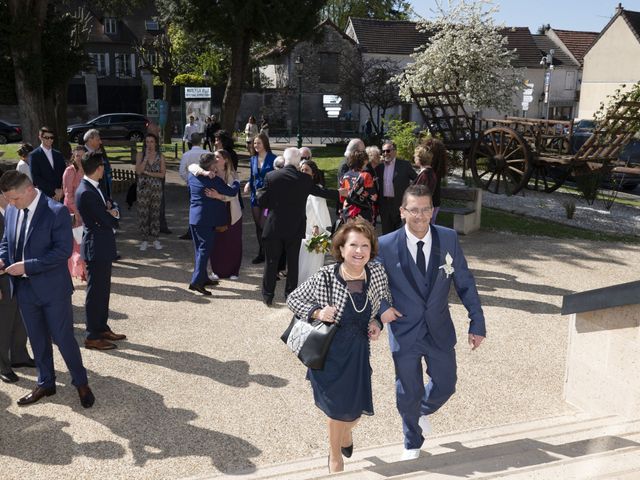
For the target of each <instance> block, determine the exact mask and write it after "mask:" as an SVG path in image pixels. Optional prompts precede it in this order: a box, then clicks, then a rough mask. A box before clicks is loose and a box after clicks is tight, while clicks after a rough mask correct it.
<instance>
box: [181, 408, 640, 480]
mask: <svg viewBox="0 0 640 480" xmlns="http://www.w3.org/2000/svg"><path fill="white" fill-rule="evenodd" d="M401 452H402V445H401V444H393V445H385V446H380V447H371V448H364V449H357V445H356V450H355V451H354V454H353V457H352V458H350V459H348V460H346V461H345V471H344V472H342V473H339V474H333V475H329V474H328V470H327V457H326V456H322V457H314V458H307V459H301V460H296V461H293V462H287V463H282V464H278V465H269V466H264V467H259V468H258V469H257V470H254V471H252V472H235V473H234V474H233V475H228V474H227V475H222V474H218V475H210V476H199V477H197V479H198V480H205V479H216V480H217V479H225V478H229V479H230V478H235V479H237V478H243V479H278V480H308V479H324V478H332V479H340V480H343V479H344V480H347V479H348V480H355V479H358V480H378V479H394V480H400V479H402V480H405V479H407V480H408V479H428V480H444V479H458V480H459V479H460V478H468V479H498V478H500V479H509V480H524V479H527V480H529V479H535V480H546V479H549V480H571V479H575V480H585V479H593V480H605V479H606V480H611V479H620V480H638V479H640V418H638V419H627V418H623V417H619V416H615V415H611V416H590V415H587V414H582V413H579V414H574V415H565V416H560V417H550V418H544V419H539V420H535V421H530V422H523V423H516V424H510V425H502V426H497V427H490V428H484V429H478V430H470V431H465V432H458V433H452V434H447V435H440V436H432V437H430V438H428V439H427V441H426V442H425V444H424V445H423V451H422V454H421V456H420V458H418V459H416V460H412V461H408V462H400V461H398V460H399V456H400V453H401ZM194 480H195V478H194Z"/></svg>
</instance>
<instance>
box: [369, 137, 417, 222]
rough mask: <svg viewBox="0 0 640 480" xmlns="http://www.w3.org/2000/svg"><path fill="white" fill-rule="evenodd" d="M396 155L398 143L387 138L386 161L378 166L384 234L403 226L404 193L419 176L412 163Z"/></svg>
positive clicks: (379, 202)
mask: <svg viewBox="0 0 640 480" xmlns="http://www.w3.org/2000/svg"><path fill="white" fill-rule="evenodd" d="M396 155H397V152H396V145H395V144H394V143H393V142H392V141H390V140H387V141H386V142H384V145H382V158H383V160H384V162H383V163H381V164H380V165H378V166H377V167H376V174H377V177H378V183H379V185H380V191H379V192H378V205H379V206H380V220H381V223H382V234H383V235H384V234H387V233H390V232H393V231H394V230H397V229H398V228H400V227H401V226H402V220H401V219H400V207H401V206H402V195H404V191H405V190H406V189H407V187H408V186H409V185H411V182H412V181H413V180H415V178H416V177H417V174H416V171H415V170H414V169H413V167H412V166H411V164H410V163H409V162H407V161H406V160H401V159H399V158H396Z"/></svg>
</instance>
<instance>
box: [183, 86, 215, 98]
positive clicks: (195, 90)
mask: <svg viewBox="0 0 640 480" xmlns="http://www.w3.org/2000/svg"><path fill="white" fill-rule="evenodd" d="M184 98H211V87H184Z"/></svg>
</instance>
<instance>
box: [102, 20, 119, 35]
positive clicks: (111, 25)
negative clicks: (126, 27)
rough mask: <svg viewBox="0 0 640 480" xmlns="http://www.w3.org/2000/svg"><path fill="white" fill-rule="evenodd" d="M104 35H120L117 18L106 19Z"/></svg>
mask: <svg viewBox="0 0 640 480" xmlns="http://www.w3.org/2000/svg"><path fill="white" fill-rule="evenodd" d="M104 33H105V34H106V35H115V34H117V33H118V19H117V18H116V17H104Z"/></svg>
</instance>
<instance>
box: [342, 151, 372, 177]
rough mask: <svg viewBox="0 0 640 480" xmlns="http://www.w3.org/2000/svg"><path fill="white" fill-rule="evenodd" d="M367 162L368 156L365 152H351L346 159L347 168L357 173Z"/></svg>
mask: <svg viewBox="0 0 640 480" xmlns="http://www.w3.org/2000/svg"><path fill="white" fill-rule="evenodd" d="M368 161H369V155H367V152H365V151H362V150H356V151H354V152H351V153H350V154H349V156H348V157H347V166H348V167H349V168H350V169H351V170H355V171H356V172H358V171H360V170H362V169H363V167H364V166H365V165H366V164H367V162H368Z"/></svg>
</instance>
